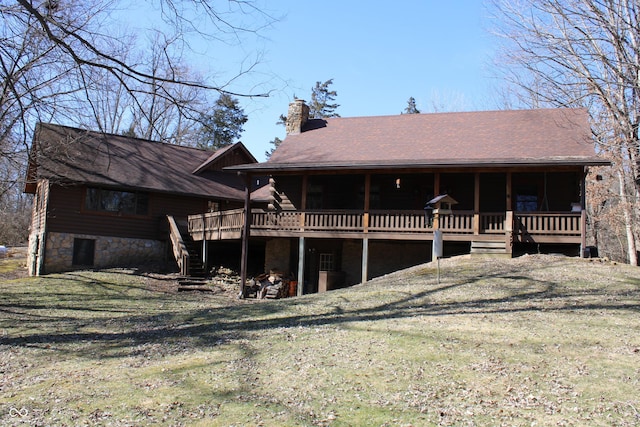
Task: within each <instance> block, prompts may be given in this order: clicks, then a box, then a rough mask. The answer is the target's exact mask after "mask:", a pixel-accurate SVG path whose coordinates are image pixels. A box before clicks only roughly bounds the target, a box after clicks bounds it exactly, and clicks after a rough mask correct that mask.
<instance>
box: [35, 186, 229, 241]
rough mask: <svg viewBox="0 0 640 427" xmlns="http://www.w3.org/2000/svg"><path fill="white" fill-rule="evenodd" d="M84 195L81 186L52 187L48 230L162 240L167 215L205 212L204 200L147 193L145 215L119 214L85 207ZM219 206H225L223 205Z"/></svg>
mask: <svg viewBox="0 0 640 427" xmlns="http://www.w3.org/2000/svg"><path fill="white" fill-rule="evenodd" d="M125 191H126V190H125ZM84 195H85V187H83V186H65V187H61V186H57V185H54V186H51V196H50V201H49V208H48V213H47V215H48V219H47V229H48V231H52V232H59V233H78V234H88V235H100V236H114V237H126V238H136V239H151V240H162V239H166V238H167V236H168V233H169V227H168V225H167V220H166V215H173V216H175V217H184V218H185V219H186V217H187V215H189V214H198V213H202V212H206V211H207V200H206V199H202V198H194V197H184V196H173V195H164V194H159V193H149V213H148V215H144V216H143V215H138V216H133V215H129V216H127V215H122V216H119V215H117V214H112V213H107V212H95V211H87V210H85V208H84ZM233 207H236V206H235V205H234V206H233ZM222 208H224V209H227V208H228V207H227V205H226V204H224V205H223V206H222ZM230 208H231V207H229V209H230Z"/></svg>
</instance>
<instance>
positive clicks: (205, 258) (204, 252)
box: [202, 232, 209, 272]
mask: <svg viewBox="0 0 640 427" xmlns="http://www.w3.org/2000/svg"><path fill="white" fill-rule="evenodd" d="M202 234H203V236H202V237H203V239H202V266H203V267H204V269H205V272H206V270H207V268H208V267H207V261H208V258H209V254H208V253H207V239H206V236H205V235H204V232H203V233H202Z"/></svg>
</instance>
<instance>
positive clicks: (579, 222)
mask: <svg viewBox="0 0 640 427" xmlns="http://www.w3.org/2000/svg"><path fill="white" fill-rule="evenodd" d="M243 222H244V210H243V209H236V210H229V211H220V212H210V213H204V214H200V215H191V216H189V219H188V224H189V233H190V234H191V236H192V237H193V239H194V240H203V239H206V240H229V239H240V237H241V235H242V224H243ZM583 224H584V212H583V213H580V212H577V213H566V212H563V213H552V212H535V213H532V212H527V213H516V212H487V213H475V212H472V211H454V213H453V214H452V215H448V216H443V217H440V218H436V219H434V221H433V222H432V223H430V224H427V219H426V218H425V215H424V212H423V211H370V212H363V211H304V212H303V211H280V212H270V211H264V210H256V209H254V210H253V211H252V212H251V232H250V234H251V236H256V237H318V238H370V239H387V240H432V239H433V231H434V227H436V226H437V227H438V228H439V229H440V230H442V232H443V236H444V239H445V240H451V241H456V240H457V241H478V240H500V239H506V238H509V236H508V234H512V236H511V239H512V241H514V242H534V243H580V242H581V234H582V228H583Z"/></svg>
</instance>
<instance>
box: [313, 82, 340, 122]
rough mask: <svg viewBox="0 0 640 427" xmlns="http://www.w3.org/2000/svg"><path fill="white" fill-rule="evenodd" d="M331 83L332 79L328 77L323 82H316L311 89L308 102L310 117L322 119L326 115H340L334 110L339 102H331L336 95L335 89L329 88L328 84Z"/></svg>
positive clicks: (326, 116)
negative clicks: (309, 101)
mask: <svg viewBox="0 0 640 427" xmlns="http://www.w3.org/2000/svg"><path fill="white" fill-rule="evenodd" d="M332 84H333V79H329V80H327V81H326V82H324V83H320V82H316V85H315V87H314V88H312V89H311V103H310V104H309V118H310V119H324V118H328V117H340V115H339V114H337V113H336V112H335V110H336V108H338V107H339V106H340V104H335V103H332V101H334V100H335V98H336V96H338V92H336V91H335V90H329V86H331V85H332Z"/></svg>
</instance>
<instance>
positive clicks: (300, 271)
mask: <svg viewBox="0 0 640 427" xmlns="http://www.w3.org/2000/svg"><path fill="white" fill-rule="evenodd" d="M304 254H305V248H304V237H299V238H298V292H297V295H298V296H299V297H300V296H302V295H303V294H304Z"/></svg>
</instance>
